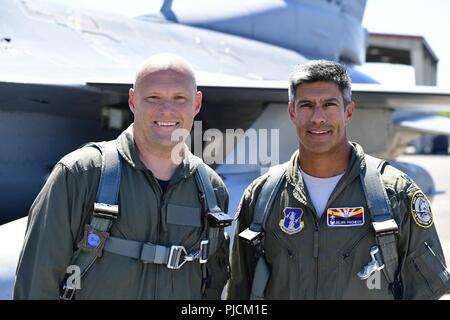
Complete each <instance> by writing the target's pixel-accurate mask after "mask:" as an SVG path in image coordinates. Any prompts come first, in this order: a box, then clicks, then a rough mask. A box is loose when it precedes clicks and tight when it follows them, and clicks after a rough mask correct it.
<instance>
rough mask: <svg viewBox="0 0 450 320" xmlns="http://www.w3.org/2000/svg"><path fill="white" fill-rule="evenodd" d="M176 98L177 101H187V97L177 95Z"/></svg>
mask: <svg viewBox="0 0 450 320" xmlns="http://www.w3.org/2000/svg"><path fill="white" fill-rule="evenodd" d="M175 100H176V101H186V97H183V96H176V97H175Z"/></svg>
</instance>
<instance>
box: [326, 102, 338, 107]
mask: <svg viewBox="0 0 450 320" xmlns="http://www.w3.org/2000/svg"><path fill="white" fill-rule="evenodd" d="M325 106H326V107H334V106H337V104H336V103H335V102H327V103H325Z"/></svg>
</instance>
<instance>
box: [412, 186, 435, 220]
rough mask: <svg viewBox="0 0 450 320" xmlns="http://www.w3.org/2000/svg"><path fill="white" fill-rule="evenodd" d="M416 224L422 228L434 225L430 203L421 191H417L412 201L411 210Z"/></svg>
mask: <svg viewBox="0 0 450 320" xmlns="http://www.w3.org/2000/svg"><path fill="white" fill-rule="evenodd" d="M410 211H411V214H412V217H413V219H414V222H415V223H416V224H417V225H418V226H419V227H422V228H429V227H431V226H432V225H433V214H432V213H431V206H430V202H429V201H428V199H427V197H425V195H424V194H423V192H421V191H416V192H415V193H414V194H413V196H412V199H411V208H410Z"/></svg>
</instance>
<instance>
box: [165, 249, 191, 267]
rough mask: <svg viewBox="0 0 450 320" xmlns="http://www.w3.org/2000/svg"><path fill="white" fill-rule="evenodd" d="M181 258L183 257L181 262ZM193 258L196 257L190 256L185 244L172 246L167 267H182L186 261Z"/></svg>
mask: <svg viewBox="0 0 450 320" xmlns="http://www.w3.org/2000/svg"><path fill="white" fill-rule="evenodd" d="M181 258H183V261H181V262H180V260H181ZM192 260H194V257H191V256H189V257H188V254H187V251H186V249H185V248H184V247H183V246H171V247H170V254H169V260H168V261H167V268H169V269H180V268H181V266H182V265H183V264H185V263H186V261H192Z"/></svg>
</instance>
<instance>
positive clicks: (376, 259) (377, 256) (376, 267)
mask: <svg viewBox="0 0 450 320" xmlns="http://www.w3.org/2000/svg"><path fill="white" fill-rule="evenodd" d="M370 257H371V258H372V260H371V261H370V262H369V263H368V264H367V265H365V266H364V269H363V270H362V271H360V272H358V277H359V278H360V279H361V280H366V279H368V278H369V277H370V276H371V275H372V274H374V273H375V272H377V271H380V270H382V269H383V268H384V262H383V258H382V256H381V252H380V247H379V246H377V245H375V246H372V247H371V248H370Z"/></svg>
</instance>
